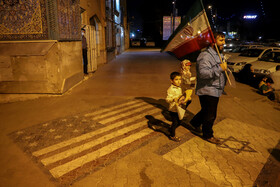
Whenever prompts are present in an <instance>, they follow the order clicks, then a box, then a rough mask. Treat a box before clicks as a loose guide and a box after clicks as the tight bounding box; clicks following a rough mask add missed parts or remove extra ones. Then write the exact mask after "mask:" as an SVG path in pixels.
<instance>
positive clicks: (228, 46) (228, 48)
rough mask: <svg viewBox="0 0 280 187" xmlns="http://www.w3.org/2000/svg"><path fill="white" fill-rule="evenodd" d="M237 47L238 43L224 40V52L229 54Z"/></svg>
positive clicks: (232, 40)
mask: <svg viewBox="0 0 280 187" xmlns="http://www.w3.org/2000/svg"><path fill="white" fill-rule="evenodd" d="M238 45H240V42H239V41H237V40H234V39H226V43H225V45H224V51H225V52H230V51H232V50H233V49H234V48H235V47H236V46H238Z"/></svg>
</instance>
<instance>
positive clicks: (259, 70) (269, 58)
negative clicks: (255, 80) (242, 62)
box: [252, 50, 280, 77]
mask: <svg viewBox="0 0 280 187" xmlns="http://www.w3.org/2000/svg"><path fill="white" fill-rule="evenodd" d="M277 65H280V50H274V51H270V52H269V53H266V54H265V55H263V56H262V57H261V58H260V59H259V60H258V61H255V62H252V67H253V70H254V74H255V75H256V76H257V77H263V76H266V75H269V74H271V73H273V72H275V71H276V66H277Z"/></svg>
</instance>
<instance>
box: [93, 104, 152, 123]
mask: <svg viewBox="0 0 280 187" xmlns="http://www.w3.org/2000/svg"><path fill="white" fill-rule="evenodd" d="M143 106H151V105H150V104H147V103H143V102H141V103H138V104H135V105H129V106H128V107H126V108H124V109H123V110H129V109H131V108H134V107H143ZM133 111H135V110H133ZM118 113H121V111H120V110H116V111H112V112H108V113H105V114H102V115H98V116H96V117H94V118H93V119H94V120H98V119H101V118H104V117H107V116H111V115H114V114H118Z"/></svg>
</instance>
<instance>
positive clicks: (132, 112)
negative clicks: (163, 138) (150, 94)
mask: <svg viewBox="0 0 280 187" xmlns="http://www.w3.org/2000/svg"><path fill="white" fill-rule="evenodd" d="M152 108H155V107H154V106H152V105H150V104H147V105H146V106H144V107H142V108H138V109H135V110H131V111H130V112H125V113H120V114H119V115H117V116H116V117H115V118H113V117H111V118H107V119H104V120H101V121H98V122H99V123H101V124H106V123H110V122H112V121H115V120H118V119H120V118H123V117H127V116H129V115H132V114H134V113H136V112H140V111H143V110H145V109H152Z"/></svg>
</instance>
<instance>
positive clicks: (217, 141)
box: [205, 137, 221, 145]
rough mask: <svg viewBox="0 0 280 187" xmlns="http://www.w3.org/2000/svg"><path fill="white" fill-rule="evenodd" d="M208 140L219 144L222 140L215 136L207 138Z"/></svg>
mask: <svg viewBox="0 0 280 187" xmlns="http://www.w3.org/2000/svg"><path fill="white" fill-rule="evenodd" d="M205 140H206V141H208V142H210V143H212V144H216V145H219V144H221V140H219V139H217V138H215V137H211V138H205Z"/></svg>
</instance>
